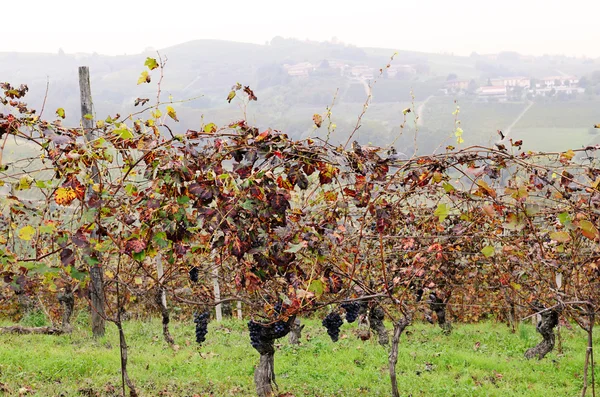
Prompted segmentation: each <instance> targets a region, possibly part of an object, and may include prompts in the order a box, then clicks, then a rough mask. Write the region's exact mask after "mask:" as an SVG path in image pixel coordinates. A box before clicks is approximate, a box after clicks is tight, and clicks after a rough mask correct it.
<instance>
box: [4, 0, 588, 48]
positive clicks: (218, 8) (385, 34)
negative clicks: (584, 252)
mask: <svg viewBox="0 0 600 397" xmlns="http://www.w3.org/2000/svg"><path fill="white" fill-rule="evenodd" d="M2 14H3V16H4V17H3V31H4V35H5V37H4V38H3V40H0V51H39V52H51V53H55V52H56V51H58V49H59V48H62V49H63V50H64V51H66V52H68V53H73V52H87V53H93V52H97V53H100V54H107V55H117V54H124V53H128V54H132V53H139V52H140V51H142V50H143V49H145V48H147V47H153V48H157V49H159V48H164V47H169V46H172V45H175V44H178V43H182V42H186V41H190V40H196V39H222V40H232V41H240V42H248V43H256V44H264V43H265V42H267V41H269V40H271V39H272V38H273V37H274V36H283V37H286V38H287V37H292V38H297V39H301V40H304V39H310V40H316V41H324V40H329V39H331V38H332V37H337V38H338V39H339V40H341V41H343V42H346V43H350V44H354V45H357V46H360V47H380V48H381V47H383V48H390V49H395V50H412V51H422V52H434V53H440V52H443V53H454V54H457V55H469V54H470V53H471V52H473V51H475V52H478V53H496V52H500V51H517V52H520V53H522V54H531V55H543V54H562V55H568V56H583V55H586V56H589V57H599V56H600V46H598V40H599V39H600V30H599V27H598V22H597V18H598V15H600V2H597V1H589V0H573V1H569V2H564V1H557V0H544V1H542V0H527V1H522V0H521V1H517V0H504V1H501V2H500V1H481V0H456V1H446V0H426V1H393V2H392V1H378V2H358V1H353V2H348V1H316V0H303V1H296V2H294V1H285V2H284V1H273V0H259V1H240V0H229V1H196V2H188V1H179V0H175V1H169V2H165V1H157V0H147V1H116V0H105V1H102V2H81V1H75V0H59V1H52V2H50V1H46V0H33V1H29V2H21V1H5V2H3V4H2Z"/></svg>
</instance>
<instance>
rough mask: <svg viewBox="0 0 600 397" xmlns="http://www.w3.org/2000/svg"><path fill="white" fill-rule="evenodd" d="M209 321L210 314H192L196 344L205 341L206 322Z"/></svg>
mask: <svg viewBox="0 0 600 397" xmlns="http://www.w3.org/2000/svg"><path fill="white" fill-rule="evenodd" d="M209 321H210V313H209V312H204V313H202V314H198V313H196V314H194V322H195V323H196V342H197V343H199V344H200V343H202V342H204V341H205V340H206V334H207V333H208V322H209Z"/></svg>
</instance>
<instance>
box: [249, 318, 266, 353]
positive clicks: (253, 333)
mask: <svg viewBox="0 0 600 397" xmlns="http://www.w3.org/2000/svg"><path fill="white" fill-rule="evenodd" d="M263 328H264V327H263V326H262V325H260V324H259V323H256V322H254V321H252V320H250V321H248V331H250V344H251V345H252V347H253V348H255V349H258V348H259V347H260V345H261V343H262V334H263Z"/></svg>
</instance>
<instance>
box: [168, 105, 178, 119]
mask: <svg viewBox="0 0 600 397" xmlns="http://www.w3.org/2000/svg"><path fill="white" fill-rule="evenodd" d="M167 114H168V115H169V117H170V118H172V119H173V120H175V121H179V119H178V118H177V113H176V112H175V109H173V108H172V107H171V106H167Z"/></svg>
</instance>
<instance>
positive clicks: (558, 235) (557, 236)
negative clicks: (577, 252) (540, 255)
mask: <svg viewBox="0 0 600 397" xmlns="http://www.w3.org/2000/svg"><path fill="white" fill-rule="evenodd" d="M550 238H551V239H552V240H554V241H558V242H559V243H566V242H568V241H570V240H571V236H569V233H567V232H552V233H550Z"/></svg>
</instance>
